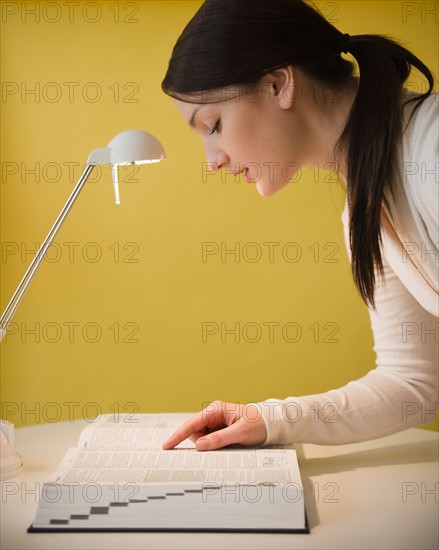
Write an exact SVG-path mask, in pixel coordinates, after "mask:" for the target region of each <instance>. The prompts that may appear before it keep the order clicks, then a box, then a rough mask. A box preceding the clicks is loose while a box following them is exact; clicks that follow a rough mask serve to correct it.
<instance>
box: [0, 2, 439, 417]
mask: <svg viewBox="0 0 439 550" xmlns="http://www.w3.org/2000/svg"><path fill="white" fill-rule="evenodd" d="M55 4H56V3H54V2H39V3H38V6H37V8H36V10H37V11H36V12H34V13H31V11H32V9H35V3H34V2H27V3H23V2H2V28H1V31H2V38H1V40H2V43H1V46H2V48H1V49H2V54H1V55H2V57H1V67H2V75H1V78H2V86H3V97H2V103H1V118H2V128H1V138H2V139H1V161H2V180H1V239H2V257H1V309H2V310H3V309H4V307H5V306H6V304H7V301H8V300H9V298H10V296H11V295H12V292H13V290H14V289H15V287H16V285H17V284H18V282H19V280H20V279H21V277H22V275H23V273H24V271H25V268H26V266H27V265H28V264H29V262H30V260H31V258H32V254H31V253H30V252H29V251H30V250H32V249H35V248H36V244H35V243H36V242H41V240H42V239H43V238H44V237H45V235H46V233H47V231H48V230H49V228H50V226H51V225H52V222H53V221H54V219H55V217H56V215H57V214H58V212H59V210H60V209H61V207H62V205H63V204H64V202H65V201H66V199H67V197H68V195H69V194H70V191H71V189H72V188H73V186H74V184H75V182H76V181H77V179H78V178H79V176H80V173H81V170H82V167H83V166H84V163H85V162H86V159H87V157H88V155H89V153H90V152H91V151H92V150H93V149H95V148H97V147H105V146H106V145H107V143H108V142H109V141H110V139H111V138H112V137H113V136H114V135H116V134H117V133H119V132H121V131H123V130H126V129H130V128H139V129H144V130H147V131H149V132H151V133H152V134H154V135H156V136H157V137H158V138H159V139H160V141H161V142H162V143H163V145H164V147H165V150H166V153H167V156H168V160H166V162H163V163H160V164H157V165H152V166H143V167H141V168H140V170H139V171H138V172H137V173H134V172H133V170H132V168H130V169H129V170H128V169H127V170H124V171H122V172H121V184H120V190H121V201H122V204H121V206H119V207H116V206H115V205H114V199H113V191H112V182H111V174H110V172H109V170H108V169H103V170H102V171H101V172H98V173H97V178H94V179H95V181H93V182H88V183H87V185H86V187H85V188H84V190H83V192H82V194H81V195H80V197H79V199H78V201H77V203H76V204H75V205H74V207H73V210H72V212H71V214H70V215H69V217H68V219H67V221H66V223H65V225H64V226H63V228H62V229H61V231H60V233H59V234H58V235H57V237H56V243H57V245H56V247H52V249H51V251H50V255H49V259H50V260H47V261H44V262H43V264H42V266H41V268H40V270H39V272H38V274H37V276H36V278H35V280H34V281H33V283H32V285H31V287H30V290H29V292H28V294H27V295H26V297H25V299H24V300H23V303H22V304H21V306H20V307H19V309H18V311H17V313H16V315H15V317H14V319H13V321H14V324H13V325H12V326H11V330H10V332H9V336H8V338H7V341H6V342H5V343H3V344H2V345H1V346H0V349H1V391H2V395H1V397H2V416H3V417H4V418H7V419H9V420H11V421H13V422H15V424H16V425H17V426H19V425H23V424H24V425H26V424H34V423H36V422H51V421H54V420H68V419H72V418H92V417H93V416H95V415H96V414H100V413H105V412H117V411H118V410H119V411H121V412H123V411H127V412H130V411H133V410H134V411H140V412H160V411H197V410H199V409H200V408H201V407H203V406H205V405H206V404H207V403H208V402H210V401H212V400H214V399H222V400H225V401H238V402H248V401H260V400H263V399H266V398H268V397H279V398H281V397H286V396H287V395H300V394H307V393H314V392H321V391H325V390H328V389H330V388H333V387H337V386H339V385H342V384H344V383H346V382H347V381H349V380H352V379H354V378H357V377H359V376H361V375H363V374H364V373H366V372H367V371H368V370H370V369H371V368H373V366H374V352H373V349H372V346H373V340H372V334H371V331H370V327H369V319H368V313H367V310H366V308H365V306H364V305H363V303H362V302H361V300H360V298H359V297H358V295H357V292H356V290H355V288H354V284H353V282H352V279H351V275H350V267H349V264H348V260H347V256H346V252H345V249H344V242H343V235H342V225H341V221H340V214H341V211H342V208H343V203H344V198H343V193H342V191H341V190H340V186H339V184H338V180H337V177H335V176H334V175H333V174H330V173H329V172H325V171H320V172H317V171H311V170H308V171H304V172H303V173H302V174H301V177H300V178H299V179H298V180H297V181H295V182H294V183H291V184H290V185H289V186H288V187H287V188H286V189H285V190H283V191H282V192H281V193H279V194H278V195H276V196H274V197H272V198H270V199H263V198H261V197H260V196H259V195H258V194H257V192H256V189H255V188H254V187H253V186H249V185H246V184H245V183H243V182H241V181H235V178H234V177H232V176H230V175H229V176H227V177H224V175H221V174H216V175H213V176H212V175H211V176H209V177H208V178H207V179H205V181H204V182H203V162H204V160H205V159H204V151H203V149H202V144H201V141H200V140H199V138H198V137H197V136H196V135H195V134H193V133H191V132H189V131H188V129H187V128H186V126H185V125H184V123H183V121H182V119H181V118H180V116H179V114H178V112H177V110H176V108H175V107H174V105H173V103H172V100H171V99H170V98H168V97H166V96H165V95H164V94H163V93H162V92H161V89H160V83H161V81H162V79H163V77H164V74H165V71H166V68H167V63H168V60H169V57H170V54H171V50H172V47H173V45H174V43H175V41H176V39H177V38H178V36H179V34H180V32H181V31H182V29H183V28H184V26H185V25H186V23H187V22H188V21H189V19H190V17H191V16H192V15H193V14H194V13H195V11H196V10H197V9H198V7H199V6H200V5H201V2H195V1H167V0H162V1H140V2H95V3H93V2H86V3H84V2H81V4H80V6H78V7H76V8H74V11H71V10H73V8H72V7H71V8H69V7H68V6H67V5H66V4H64V3H62V2H59V3H57V5H58V7H56V6H55ZM316 4H317V6H318V7H319V9H320V10H321V11H322V13H323V14H324V15H326V16H327V17H328V18H329V19H330V20H331V21H332V22H333V23H334V24H335V25H336V26H337V27H338V28H339V29H340V30H341V31H343V32H349V33H350V34H359V33H382V34H387V35H391V36H394V37H395V38H396V39H398V40H400V41H402V43H403V44H405V45H406V46H407V47H408V48H409V49H411V50H412V51H413V52H414V53H415V54H417V55H418V56H420V57H421V59H423V61H424V62H425V63H426V64H427V66H429V67H430V69H431V70H432V71H433V72H434V73H435V77H437V67H438V57H437V48H436V45H437V40H438V32H437V20H438V14H437V3H435V2H398V1H383V2H377V1H364V2H363V1H338V2H316ZM435 6H436V8H435ZM426 8H427V10H434V9H436V13H435V14H434V13H433V14H431V13H429V12H428V11H427V12H426ZM36 19H38V20H36ZM422 82H423V81H422V79H418V78H416V75H413V77H412V78H410V86H411V87H412V88H413V89H418V90H419V89H421V88H420V86H421V83H422ZM422 85H423V84H422ZM32 89H34V90H36V91H35V92H34V93H32V92H31V90H32ZM96 94H98V95H96ZM99 94H100V95H99ZM32 171H33V172H32ZM95 175H96V174H94V176H95ZM203 243H213V244H210V245H209V246H210V247H211V248H209V250H216V249H218V253H216V254H212V255H209V256H207V257H205V258H204V260H205V261H203V256H202V250H203V246H207V245H206V244H204V245H203ZM236 243H238V244H236ZM264 243H278V244H277V245H271V246H272V248H271V251H272V255H271V256H270V247H269V245H267V244H264ZM289 243H296V244H295V245H294V246H293V245H291V244H289ZM234 247H239V253H238V255H237V256H233V255H232V254H225V256H224V257H223V260H224V261H222V258H221V250H223V252H225V251H226V249H227V250H230V249H232V248H234ZM236 250H238V249H237V248H236ZM298 252H300V254H301V256H300V258H299V257H298V256H295V255H296V254H297V253H298ZM258 255H260V258H259V259H258ZM255 258H256V260H257V261H253V260H254V259H255ZM295 258H296V259H297V261H295V262H292V261H288V260H294V259H295ZM328 260H332V261H328ZM203 323H204V324H205V323H209V325H204V326H205V328H206V327H207V328H208V329H209V330H214V329H215V328H217V329H218V332H217V333H216V334H211V335H209V336H206V337H205V342H203V338H202V327H203ZM249 323H250V324H249ZM270 323H276V325H271V326H272V327H273V328H272V330H273V329H274V332H273V333H271V334H270V328H269V327H270ZM288 323H295V324H294V325H288ZM222 324H223V325H222ZM236 324H238V325H236ZM237 326H238V328H239V332H238V336H236V337H235V336H233V335H232V334H228V333H225V332H224V329H227V330H230V329H233V328H236V327H237ZM285 326H286V328H285ZM288 327H289V328H288ZM311 327H312V328H311ZM283 328H284V331H286V333H285V332H284V334H283V333H282V329H283ZM298 329H300V330H299V332H297V330H298ZM32 331H33V332H32ZM258 337H259V339H258ZM222 338H223V339H224V340H225V342H223V341H222ZM236 339H239V341H238V342H236V341H235V340H236ZM257 339H258V341H252V340H257ZM288 339H289V340H294V339H296V340H297V341H296V342H289V341H288ZM94 340H96V341H94Z"/></svg>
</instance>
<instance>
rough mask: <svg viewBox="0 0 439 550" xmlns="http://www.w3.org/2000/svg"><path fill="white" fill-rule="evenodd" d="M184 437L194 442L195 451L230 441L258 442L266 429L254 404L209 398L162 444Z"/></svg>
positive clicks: (167, 445) (168, 446)
mask: <svg viewBox="0 0 439 550" xmlns="http://www.w3.org/2000/svg"><path fill="white" fill-rule="evenodd" d="M187 438H189V439H190V440H191V441H193V442H194V443H195V445H196V448H197V451H212V450H214V449H220V448H221V447H225V446H226V445H232V444H233V443H239V444H241V445H261V444H262V443H264V441H265V440H266V438H267V429H266V427H265V422H264V419H263V418H262V415H261V411H260V409H259V407H258V406H257V405H255V404H253V405H252V404H248V405H242V404H241V403H224V401H213V402H212V403H210V405H208V406H207V407H206V408H205V409H203V410H202V411H200V412H199V413H198V414H196V415H195V416H193V417H192V418H190V419H189V420H187V421H186V422H185V423H184V424H183V426H181V428H179V429H178V430H177V431H176V432H174V433H173V434H172V435H171V437H170V438H169V439H168V440H167V441H165V442H164V443H163V445H162V448H163V449H172V448H174V447H175V446H176V445H178V444H179V443H180V442H181V441H184V440H185V439H187Z"/></svg>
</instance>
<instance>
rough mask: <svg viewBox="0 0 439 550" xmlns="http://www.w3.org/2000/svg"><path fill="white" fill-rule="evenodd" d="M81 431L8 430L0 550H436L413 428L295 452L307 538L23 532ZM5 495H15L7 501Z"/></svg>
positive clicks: (438, 495) (422, 454) (427, 455)
mask: <svg viewBox="0 0 439 550" xmlns="http://www.w3.org/2000/svg"><path fill="white" fill-rule="evenodd" d="M86 424H87V423H86V422H85V421H76V422H71V423H69V422H60V423H57V424H45V425H38V426H32V427H26V428H19V429H17V430H16V445H17V450H18V451H19V452H20V453H21V455H22V456H23V459H24V462H25V469H24V472H23V473H22V474H21V476H20V477H18V478H15V479H14V480H9V481H5V482H3V483H2V484H1V485H2V487H1V489H2V494H1V534H0V548H1V549H3V550H12V549H20V550H25V549H28V548H41V549H51V548H54V549H55V548H56V549H82V550H89V549H94V548H100V549H105V550H108V549H111V548H122V549H131V548H138V549H140V548H142V549H145V548H151V549H159V548H160V549H162V548H163V549H171V548H172V549H183V548H185V549H189V548H190V549H193V548H203V549H206V548H208V549H209V550H215V549H223V548H224V549H229V550H234V549H237V548H239V549H246V548H249V549H264V550H265V549H266V550H269V549H270V550H271V549H273V548H276V549H284V548H300V549H305V548H318V549H324V548H332V549H344V548H346V549H349V550H352V549H354V548H358V549H360V548H361V549H362V550H364V549H367V548H376V549H378V548H379V549H384V548H389V549H392V550H393V549H400V548H405V549H408V550H413V549H416V550H423V549H427V548H431V549H437V548H438V547H439V527H438V513H439V464H438V455H439V436H438V434H435V433H432V432H427V431H425V430H419V429H415V428H414V429H410V430H407V431H405V432H401V433H399V434H395V435H392V436H389V437H385V438H381V439H378V440H374V441H369V442H365V443H357V444H355V445H339V446H334V447H331V446H318V445H296V450H297V452H298V456H299V462H300V467H301V473H302V480H303V483H304V487H305V500H306V508H307V514H308V520H309V523H310V528H311V534H309V535H283V534H245V533H238V534H235V533H213V534H211V533H207V534H206V533H63V534H61V533H33V534H29V533H27V532H26V529H27V528H28V526H29V525H30V524H31V523H32V521H33V519H34V516H35V512H36V509H37V499H38V494H39V489H40V488H41V483H42V481H43V480H44V479H45V478H46V477H47V475H48V473H49V472H50V471H51V470H52V469H53V468H54V467H55V466H56V465H57V464H58V463H59V462H60V460H61V458H62V457H63V456H64V454H65V452H66V450H67V448H68V447H71V446H75V445H76V442H77V438H78V436H79V433H80V431H81V430H82V428H84V427H85V426H86ZM13 482H14V483H15V484H16V485H15V486H13V485H11V483H13ZM312 485H314V489H312V487H311V486H312ZM13 489H16V490H17V492H16V494H15V495H10V494H9V493H10V492H11V490H13ZM35 489H36V492H35ZM435 489H436V492H435V493H434V490H435ZM432 491H433V492H432Z"/></svg>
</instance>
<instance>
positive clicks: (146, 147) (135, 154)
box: [87, 130, 166, 204]
mask: <svg viewBox="0 0 439 550" xmlns="http://www.w3.org/2000/svg"><path fill="white" fill-rule="evenodd" d="M165 159H166V155H165V151H164V149H163V147H162V144H161V143H160V141H159V140H158V139H157V138H156V137H154V136H153V135H151V134H149V133H148V132H145V131H144V130H125V132H121V133H120V134H117V136H115V137H114V138H113V139H112V140H111V141H110V143H109V144H108V147H104V148H100V149H95V150H94V151H93V152H92V153H90V155H89V157H88V161H87V162H88V164H109V165H110V166H111V168H112V172H113V186H114V196H115V199H116V204H120V199H119V176H118V170H117V167H118V165H119V164H147V163H150V162H160V161H161V160H165Z"/></svg>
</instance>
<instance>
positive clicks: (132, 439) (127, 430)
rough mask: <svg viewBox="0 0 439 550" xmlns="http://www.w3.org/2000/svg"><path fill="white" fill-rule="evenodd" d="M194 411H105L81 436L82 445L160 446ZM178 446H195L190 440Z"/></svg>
mask: <svg viewBox="0 0 439 550" xmlns="http://www.w3.org/2000/svg"><path fill="white" fill-rule="evenodd" d="M192 416H193V414H192V413H173V414H121V415H116V414H106V415H102V416H101V417H100V418H99V420H98V421H97V422H93V423H92V424H90V425H89V426H87V427H86V428H84V430H82V432H81V435H80V437H79V443H78V445H79V447H87V448H89V447H95V448H99V449H105V448H114V447H120V448H129V449H133V448H144V449H161V446H162V443H164V442H165V441H166V440H167V439H168V438H169V437H170V436H171V435H172V434H173V433H174V432H175V431H176V430H177V429H178V428H179V427H180V426H181V425H182V424H184V422H185V421H186V420H188V419H189V418H191V417H192ZM178 447H179V448H188V449H191V448H194V447H195V445H194V444H193V443H192V441H190V440H186V441H182V442H181V443H180V444H179V445H178Z"/></svg>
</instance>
